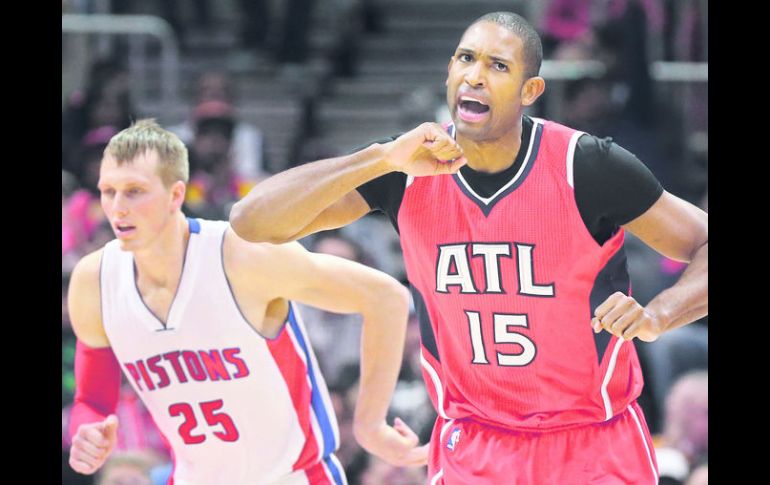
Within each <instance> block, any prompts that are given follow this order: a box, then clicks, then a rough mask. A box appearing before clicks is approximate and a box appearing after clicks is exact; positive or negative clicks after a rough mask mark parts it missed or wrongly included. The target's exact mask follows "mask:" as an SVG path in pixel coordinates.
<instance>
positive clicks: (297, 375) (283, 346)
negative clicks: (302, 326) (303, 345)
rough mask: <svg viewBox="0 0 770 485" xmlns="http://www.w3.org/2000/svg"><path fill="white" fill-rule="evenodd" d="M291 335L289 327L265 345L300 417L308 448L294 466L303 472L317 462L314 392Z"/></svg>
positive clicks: (298, 417)
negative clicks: (313, 410) (313, 412)
mask: <svg viewBox="0 0 770 485" xmlns="http://www.w3.org/2000/svg"><path fill="white" fill-rule="evenodd" d="M290 332H291V328H290V327H289V325H288V324H286V325H285V326H284V328H283V330H282V331H281V333H280V334H279V335H278V337H277V338H275V339H274V340H266V342H267V348H268V349H269V350H270V354H271V355H272V356H273V359H275V361H276V362H277V363H278V369H279V370H280V371H281V375H282V376H283V379H284V381H286V387H287V388H288V389H289V394H290V395H291V402H292V403H293V404H294V411H295V412H296V413H297V420H298V421H299V424H300V428H302V432H303V433H304V435H305V446H303V447H302V452H300V454H299V457H298V458H297V461H296V462H295V463H294V465H293V466H292V470H300V469H303V468H307V467H309V466H310V465H311V464H313V463H315V462H316V461H318V453H319V450H318V442H317V441H316V437H315V434H313V428H312V426H311V423H310V412H311V409H312V408H311V406H310V398H311V390H310V385H309V384H308V377H307V366H306V365H305V362H304V361H303V360H302V357H301V356H300V354H299V352H300V350H299V349H298V348H297V347H296V346H295V345H294V342H293V341H292V339H291V335H290V334H289V333H290ZM311 483H314V482H311Z"/></svg>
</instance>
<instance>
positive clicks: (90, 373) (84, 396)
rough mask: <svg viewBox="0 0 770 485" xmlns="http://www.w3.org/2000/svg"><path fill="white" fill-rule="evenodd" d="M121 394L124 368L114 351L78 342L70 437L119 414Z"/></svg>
mask: <svg viewBox="0 0 770 485" xmlns="http://www.w3.org/2000/svg"><path fill="white" fill-rule="evenodd" d="M119 394H120V365H119V364H118V362H117V360H116V359H115V354H114V353H113V352H112V349H110V348H93V347H89V346H87V345H85V344H83V343H82V342H80V341H78V342H77V347H76V350H75V400H74V403H73V406H72V412H71V413H70V426H69V433H70V437H71V436H73V435H74V434H75V432H77V429H78V427H79V426H80V425H81V424H86V423H93V422H96V421H101V420H103V419H104V418H106V417H107V416H108V415H109V414H111V413H113V412H115V409H116V408H117V405H118V397H119Z"/></svg>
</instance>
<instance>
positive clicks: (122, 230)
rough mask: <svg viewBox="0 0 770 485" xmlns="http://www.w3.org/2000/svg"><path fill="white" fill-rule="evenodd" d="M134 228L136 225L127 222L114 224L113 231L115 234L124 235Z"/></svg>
mask: <svg viewBox="0 0 770 485" xmlns="http://www.w3.org/2000/svg"><path fill="white" fill-rule="evenodd" d="M135 230H136V226H131V225H128V224H117V225H116V226H115V233H116V235H117V236H126V235H128V234H131V233H132V232H133V231H135Z"/></svg>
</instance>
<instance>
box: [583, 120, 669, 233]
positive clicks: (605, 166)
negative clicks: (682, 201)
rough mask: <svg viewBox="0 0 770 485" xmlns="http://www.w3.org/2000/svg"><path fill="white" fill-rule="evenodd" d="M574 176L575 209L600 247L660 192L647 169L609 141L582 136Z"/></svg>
mask: <svg viewBox="0 0 770 485" xmlns="http://www.w3.org/2000/svg"><path fill="white" fill-rule="evenodd" d="M574 176H575V201H576V202H577V206H578V210H579V211H580V215H581V217H582V218H583V222H584V223H585V225H586V227H587V228H588V230H589V232H590V233H591V234H592V235H593V237H594V239H595V240H596V242H597V243H599V244H604V242H605V241H607V240H608V239H609V238H610V237H612V235H613V234H614V233H615V232H616V231H617V230H618V227H619V226H621V225H623V224H626V223H628V222H630V221H632V220H634V219H636V218H637V217H639V216H640V215H642V214H644V213H645V212H646V211H647V209H649V208H650V207H651V206H652V205H653V204H654V203H655V202H656V201H657V200H658V198H659V197H660V196H661V194H662V193H663V186H662V185H661V184H660V182H658V180H657V179H656V178H655V176H654V175H653V174H652V172H651V171H650V169H648V168H647V166H645V165H644V163H642V162H641V161H640V160H639V159H638V158H637V157H636V156H635V155H634V154H633V153H631V152H629V151H628V150H626V149H625V148H623V147H621V146H619V145H617V144H616V143H615V142H613V141H612V138H597V137H595V136H592V135H584V136H581V137H580V139H579V140H578V143H577V146H576V148H575V158H574Z"/></svg>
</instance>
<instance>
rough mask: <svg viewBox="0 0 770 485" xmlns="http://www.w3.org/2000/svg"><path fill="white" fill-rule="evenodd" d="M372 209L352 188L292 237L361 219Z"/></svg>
mask: <svg viewBox="0 0 770 485" xmlns="http://www.w3.org/2000/svg"><path fill="white" fill-rule="evenodd" d="M370 211H371V209H370V208H369V204H367V202H366V200H364V198H363V197H362V196H361V194H360V193H359V192H358V191H357V190H351V191H350V192H348V193H347V194H345V196H343V197H342V198H341V199H340V200H338V201H337V202H335V203H334V204H332V205H330V206H329V207H327V208H326V209H324V211H323V212H321V213H320V214H318V217H316V218H315V219H313V221H312V222H311V223H310V224H308V225H307V226H305V227H304V228H303V229H302V230H301V231H299V232H298V233H297V234H295V235H293V236H292V237H291V239H292V240H295V241H296V240H297V239H301V238H303V237H305V236H307V235H309V234H314V233H316V232H319V231H326V230H330V229H337V228H338V227H343V226H346V225H348V224H350V223H351V222H353V221H356V220H358V219H360V218H361V217H363V216H365V215H366V214H368V213H369V212H370Z"/></svg>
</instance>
